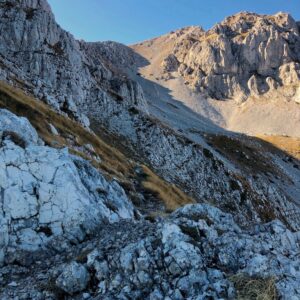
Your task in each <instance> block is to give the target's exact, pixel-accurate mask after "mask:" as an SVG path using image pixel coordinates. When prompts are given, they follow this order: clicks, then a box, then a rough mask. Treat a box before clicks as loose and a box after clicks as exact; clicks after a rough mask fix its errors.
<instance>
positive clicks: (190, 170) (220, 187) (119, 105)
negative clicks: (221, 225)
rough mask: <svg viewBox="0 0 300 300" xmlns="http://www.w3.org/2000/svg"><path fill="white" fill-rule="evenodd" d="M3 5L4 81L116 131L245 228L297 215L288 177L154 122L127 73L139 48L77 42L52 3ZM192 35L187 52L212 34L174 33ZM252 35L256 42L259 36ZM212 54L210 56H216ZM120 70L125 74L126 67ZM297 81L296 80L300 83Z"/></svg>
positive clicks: (167, 176)
mask: <svg viewBox="0 0 300 300" xmlns="http://www.w3.org/2000/svg"><path fill="white" fill-rule="evenodd" d="M0 3H1V9H0V13H1V16H3V18H4V19H5V20H6V21H5V22H0V33H1V34H0V54H1V53H2V65H1V70H2V71H1V72H2V73H1V74H2V78H3V79H5V80H7V81H8V82H11V83H14V84H17V83H18V84H20V81H24V82H23V84H24V85H25V87H24V86H22V87H23V88H24V89H25V90H26V89H27V90H29V91H33V92H34V94H35V95H36V96H37V97H38V98H40V99H43V100H45V101H46V102H47V103H49V104H50V105H51V106H52V107H54V108H56V109H57V110H59V111H61V112H65V113H67V114H68V115H69V116H71V117H75V118H77V119H78V120H80V121H81V122H83V123H84V124H85V125H86V126H87V125H88V124H89V121H90V120H91V123H92V126H91V129H93V130H95V131H97V130H99V128H100V126H103V127H105V128H106V129H107V130H108V131H111V132H113V133H116V134H117V135H118V136H119V137H120V140H121V139H122V140H123V139H124V138H125V141H126V142H125V144H126V146H129V148H131V150H132V151H133V153H135V154H136V155H137V156H140V157H141V158H142V159H143V160H146V161H148V162H149V163H150V164H151V165H152V166H153V168H154V169H155V170H156V171H157V172H158V173H159V174H160V175H161V176H162V177H163V178H165V179H167V180H168V181H170V182H172V183H175V184H177V185H179V186H180V187H182V188H183V189H185V191H187V192H189V193H191V194H192V195H193V196H194V197H195V198H196V199H197V200H198V201H208V202H211V201H212V202H214V203H216V204H217V205H218V206H219V207H221V208H222V209H226V207H227V208H228V209H229V210H231V209H232V208H233V209H234V210H236V211H237V214H236V218H237V220H239V221H240V222H242V223H245V222H246V223H247V222H248V221H251V222H254V221H256V222H257V221H259V220H265V218H262V216H261V215H262V213H261V210H263V208H264V207H268V208H270V207H272V212H274V214H272V216H273V217H274V216H275V217H280V218H281V219H282V220H283V221H286V220H285V218H284V217H283V216H284V214H285V212H286V211H291V210H294V211H295V213H297V212H298V210H299V208H298V205H297V204H296V203H294V200H296V199H295V196H290V195H287V192H286V191H285V189H284V188H283V186H289V190H293V193H292V194H293V195H296V192H295V191H296V188H295V186H293V184H291V181H290V180H288V179H287V180H285V175H282V176H283V179H282V186H279V185H277V184H275V182H277V178H273V177H274V176H273V175H272V174H271V175H270V178H266V177H265V176H261V175H260V174H259V176H258V179H257V178H256V177H257V174H255V175H254V177H255V178H254V177H252V176H250V177H249V175H248V174H247V175H244V174H243V173H244V170H243V168H240V167H238V166H236V165H234V164H233V163H231V162H230V161H228V160H227V159H224V157H222V156H221V155H220V154H218V153H215V152H214V149H213V147H210V146H209V145H207V144H206V143H205V142H204V141H203V142H201V143H200V145H198V143H195V142H193V141H191V140H190V139H187V138H185V137H181V136H180V135H178V134H177V133H175V132H174V131H173V130H172V129H171V128H168V127H166V126H165V125H164V124H163V123H161V122H160V121H158V120H157V119H155V118H151V117H149V116H148V115H147V103H146V100H145V99H144V97H143V91H142V89H141V87H140V85H139V84H137V83H135V82H134V81H132V80H130V79H128V77H127V75H126V72H124V66H126V67H128V68H129V67H130V65H131V64H133V63H134V62H135V61H136V60H139V63H140V64H145V63H146V62H145V60H143V59H142V58H141V57H140V56H139V55H137V54H135V53H134V51H133V50H132V49H129V48H128V47H126V46H124V45H120V44H118V43H113V42H107V43H85V42H83V41H80V42H79V41H76V40H75V39H74V38H73V37H72V35H70V34H69V33H67V32H65V31H64V30H62V29H61V28H60V27H59V26H58V25H57V24H56V23H55V19H54V16H53V15H52V13H51V12H49V10H48V8H47V7H48V6H47V4H46V1H36V2H32V1H23V2H22V5H20V2H19V1H12V0H11V1H1V2H0ZM8 3H9V4H8ZM30 8H31V9H33V11H32V12H31V14H30V15H29V17H28V16H27V14H26V11H27V10H28V9H30ZM246 16H247V15H246ZM256 18H258V19H259V18H262V19H263V17H258V16H256ZM278 18H279V17H278ZM276 20H277V19H276ZM288 20H290V19H288ZM270 22H271V21H270ZM274 22H275V21H274ZM276 22H279V21H278V20H277V21H276ZM289 22H291V21H289ZM235 23H236V22H235ZM283 23H284V22H283V21H282V24H283ZM46 24H47V25H46ZM272 24H273V23H272ZM276 24H277V23H276ZM280 24H281V23H280ZM289 24H290V23H289ZM291 24H292V23H291ZM291 24H290V25H288V26H290V27H291V28H292V29H293V32H294V33H295V34H296V28H294V27H293V26H292V25H291ZM222 26H223V27H224V26H225V25H222ZM222 26H221V27H222ZM270 26H271V25H270ZM272 26H273V25H272ZM274 26H275V25H274ZM278 26H279V25H278ZM280 26H283V25H280ZM223 27H222V28H223ZM254 27H255V26H254ZM254 27H253V30H254ZM290 27H288V28H290ZM224 28H225V27H224ZM226 28H227V27H226ZM292 29H291V30H292ZM214 30H217V29H214ZM224 30H225V29H224ZM224 30H223V31H224ZM226 30H227V31H228V32H229V31H230V30H229V29H226ZM249 30H250V29H249ZM276 30H277V29H276ZM278 30H279V29H278ZM227 31H224V32H225V33H226V32H227ZM187 32H189V33H190V35H191V37H190V40H191V41H189V42H188V43H184V44H186V46H185V47H187V49H190V46H189V45H190V44H191V45H192V44H193V43H194V42H195V40H196V38H194V37H193V36H196V37H197V36H202V35H205V36H206V35H207V34H206V33H205V32H204V31H203V30H202V29H201V28H197V27H196V28H194V27H193V28H190V29H189V30H188V31H185V30H183V31H182V32H179V33H174V34H173V35H176V37H177V38H179V39H180V37H181V36H182V34H183V35H184V36H186V33H187ZM225 33H223V35H224V36H225ZM228 34H229V33H228ZM251 34H252V33H251ZM216 35H217V36H218V34H216ZM223 35H222V39H223V40H224V43H223V42H222V43H223V44H224V45H223V46H224V47H223V46H222V47H223V48H224V51H223V52H224V53H227V50H226V49H227V48H226V47H228V46H226V45H227V44H228V43H230V42H229V40H228V38H225V37H223ZM252 35H253V36H256V35H255V34H254V33H253V34H252ZM288 35H289V33H288ZM195 47H196V46H195ZM192 48H193V47H192ZM225 48H226V49H225ZM207 49H210V47H208V48H207ZM225 50H226V51H225ZM209 51H210V50H209ZM175 52H176V51H175ZM176 53H177V52H176ZM176 53H175V54H174V55H175V56H176V58H177V60H178V62H181V61H182V59H183V58H180V55H177V54H176ZM184 53H186V51H184ZM196 53H198V52H195V53H194V54H196ZM209 53H210V52H209ZM209 53H208V54H207V55H208V57H210V56H211V55H212V54H211V53H210V54H209ZM191 55H192V54H191ZM203 55H204V54H203ZM224 55H225V54H224ZM226 55H227V54H226ZM200 56H201V55H200ZM126 58H128V60H126ZM198 58H199V57H198ZM199 59H200V58H199ZM211 59H215V58H214V57H211ZM140 60H141V61H140ZM170 61H171V64H172V66H171V67H172V69H174V68H175V67H176V66H177V62H176V60H175V57H173V58H172V59H170ZM192 61H193V60H191V62H192ZM195 61H197V60H196V59H195ZM208 61H210V60H209V59H205V60H204V59H203V63H205V64H208V65H209V66H208V65H207V68H211V70H213V67H212V66H213V64H211V63H208ZM216 61H219V60H216ZM235 63H236V62H235ZM180 64H181V63H180ZM249 64H250V63H249ZM121 65H122V68H121V69H122V71H120V68H119V67H120V66H121ZM181 65H182V64H181ZM215 65H216V66H215V68H216V70H218V72H222V70H225V69H226V68H229V67H230V68H234V66H233V65H232V64H231V63H228V62H227V59H226V60H225V58H224V66H223V65H222V64H221V65H222V66H219V65H218V64H215ZM10 68H11V69H10ZM179 69H180V67H179ZM133 70H134V68H133V69H132V70H131V71H133ZM207 70H208V69H207ZM233 71H234V70H232V72H233ZM191 72H192V71H191ZM188 73H190V71H189V72H188ZM243 74H244V72H243ZM293 78H294V77H293V76H292V77H291V79H290V80H291V81H293V80H294V79H293ZM250 82H251V86H253V89H254V87H255V86H256V87H257V85H258V83H257V80H256V79H255V78H253V80H250ZM257 88H258V87H257ZM216 90H217V89H216ZM47 99H48V100H47ZM150 100H151V99H150ZM86 117H88V119H89V120H87V119H86ZM100 131H101V129H100ZM205 149H209V151H208V152H207V150H205ZM204 153H206V155H205V154H204ZM211 153H213V154H212V155H211ZM266 159H269V158H267V157H266ZM270 182H271V183H270ZM272 182H273V183H272ZM294 190H295V191H294ZM257 198H258V199H259V200H258V201H257V200H256V199H257ZM257 202H258V203H260V205H257ZM267 220H269V219H268V218H267ZM287 222H290V225H291V226H292V227H293V228H298V225H299V224H298V221H297V220H295V221H287Z"/></svg>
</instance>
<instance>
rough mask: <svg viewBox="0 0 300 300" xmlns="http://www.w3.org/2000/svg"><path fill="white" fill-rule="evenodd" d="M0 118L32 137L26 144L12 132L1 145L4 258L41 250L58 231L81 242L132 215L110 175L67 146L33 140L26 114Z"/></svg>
mask: <svg viewBox="0 0 300 300" xmlns="http://www.w3.org/2000/svg"><path fill="white" fill-rule="evenodd" d="M0 120H1V121H0V122H2V123H1V124H3V128H6V129H9V130H10V132H12V133H15V134H18V135H20V136H22V137H24V139H26V141H28V142H27V144H28V146H27V147H26V148H25V149H24V148H22V147H20V146H18V145H16V144H15V143H14V142H13V141H11V138H10V137H9V136H8V137H7V138H6V140H5V141H4V142H3V144H2V145H1V146H0V189H1V191H2V192H1V197H0V207H1V210H0V224H1V227H0V253H1V255H0V257H1V262H2V263H3V262H4V261H5V259H6V256H9V257H11V258H10V259H19V258H20V257H21V255H20V253H18V252H17V250H18V251H21V250H22V251H30V252H31V251H37V250H40V249H41V248H42V247H43V246H44V245H46V244H47V243H49V242H50V241H51V240H52V239H53V238H55V237H57V236H64V238H65V239H66V240H68V241H71V242H75V243H76V242H81V241H82V240H84V238H85V236H86V235H87V234H90V233H92V232H93V231H94V230H95V229H96V228H97V227H98V226H100V224H102V223H104V222H117V221H119V220H120V219H132V218H133V217H134V213H133V211H134V208H133V205H132V203H131V202H130V201H129V200H128V198H127V196H126V194H125V192H124V190H123V189H122V188H121V187H120V186H119V184H118V183H117V182H116V181H111V182H109V181H107V180H106V179H105V178H104V176H102V175H101V174H100V173H99V172H98V171H97V170H96V169H94V168H93V167H92V166H91V165H90V164H89V163H88V162H87V161H85V160H83V159H81V158H79V157H76V156H72V155H70V154H69V153H68V150H67V149H62V150H57V149H53V148H49V147H45V146H38V145H35V144H34V143H37V134H36V131H35V130H34V129H33V128H32V127H31V125H30V124H29V122H28V121H27V120H26V119H24V118H18V117H16V116H15V115H13V114H11V113H8V112H7V111H3V110H1V111H0ZM9 122H11V123H9ZM15 124H16V125H17V126H15ZM99 191H101V193H99Z"/></svg>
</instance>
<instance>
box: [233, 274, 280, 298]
mask: <svg viewBox="0 0 300 300" xmlns="http://www.w3.org/2000/svg"><path fill="white" fill-rule="evenodd" d="M229 280H230V281H231V282H233V284H234V286H235V288H236V290H237V298H236V299H237V300H275V299H278V297H277V291H276V285H275V280H274V278H272V277H270V278H258V277H249V276H247V275H244V274H237V275H234V276H232V277H230V278H229Z"/></svg>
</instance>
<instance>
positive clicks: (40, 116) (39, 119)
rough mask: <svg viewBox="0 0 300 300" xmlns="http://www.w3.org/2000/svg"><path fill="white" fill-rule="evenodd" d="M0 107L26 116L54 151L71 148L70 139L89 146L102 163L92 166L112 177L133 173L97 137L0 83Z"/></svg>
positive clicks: (125, 160)
mask: <svg viewBox="0 0 300 300" xmlns="http://www.w3.org/2000/svg"><path fill="white" fill-rule="evenodd" d="M0 108H6V109H8V110H10V111H12V112H13V113H15V114H16V115H18V116H23V117H26V118H27V119H28V120H29V121H30V123H31V124H32V125H33V126H34V127H35V129H36V130H37V132H38V134H39V136H40V137H41V138H42V139H43V140H44V141H45V142H46V144H48V145H51V146H53V147H56V148H62V147H70V148H71V149H72V145H71V144H70V140H69V138H70V137H72V140H73V141H75V143H76V144H75V146H79V147H80V146H83V145H86V144H91V145H92V146H93V148H94V150H95V154H96V155H98V156H99V157H100V158H101V160H102V161H101V163H97V162H96V161H92V163H93V165H94V166H95V167H98V168H100V169H102V170H104V171H105V172H106V173H108V174H109V175H111V176H116V177H117V178H123V177H127V176H129V174H131V172H132V165H131V163H129V162H128V159H127V158H126V157H125V156H124V155H123V154H122V153H121V152H119V151H118V150H117V149H115V148H113V147H111V146H109V145H108V144H107V143H105V142H103V141H102V140H101V139H100V138H99V137H98V136H96V135H95V134H93V133H91V132H89V131H87V130H86V129H85V128H84V127H82V126H81V125H80V124H78V123H77V122H75V121H73V120H71V119H70V118H67V117H64V116H62V115H60V114H58V113H57V112H55V111H54V110H52V109H51V108H49V106H47V105H46V104H44V103H43V102H41V101H38V100H35V99H34V98H33V97H31V96H28V95H26V94H25V93H24V92H23V91H21V90H19V89H16V88H15V87H11V86H9V85H7V84H6V83H3V82H0ZM50 123H51V124H52V125H53V126H54V127H55V128H56V129H57V130H58V132H59V135H58V136H57V135H54V134H52V132H51V130H50V127H49V124H50ZM72 152H73V153H74V154H77V155H80V156H82V157H83V158H88V157H87V156H86V155H85V154H84V153H82V152H79V151H75V150H72Z"/></svg>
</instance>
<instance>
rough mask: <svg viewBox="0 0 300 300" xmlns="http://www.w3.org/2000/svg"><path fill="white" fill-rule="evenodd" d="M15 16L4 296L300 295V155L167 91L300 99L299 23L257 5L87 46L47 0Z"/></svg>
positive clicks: (3, 64)
mask: <svg viewBox="0 0 300 300" xmlns="http://www.w3.org/2000/svg"><path fill="white" fill-rule="evenodd" d="M0 17H1V19H0V79H2V80H4V81H6V82H7V83H9V84H10V86H8V85H6V84H3V83H1V84H0V108H1V109H0V225H1V226H0V298H1V299H2V298H3V299H10V298H12V299H14V298H17V297H18V299H25V298H26V299H28V298H29V299H61V298H64V299H83V298H84V299H95V300H96V299H106V298H107V299H141V298H145V299H150V300H153V299H186V298H189V299H200V298H199V297H202V296H203V295H204V296H203V297H211V298H216V299H219V298H226V299H235V298H236V297H237V296H240V295H242V296H243V297H245V298H247V297H248V295H247V293H248V292H249V291H247V289H244V287H245V286H247V287H248V286H249V285H251V288H252V287H254V288H256V289H258V290H257V291H256V292H257V293H259V294H261V295H263V296H265V297H269V298H276V297H277V296H280V297H283V299H291V298H292V297H294V298H295V299H298V298H299V295H300V291H299V286H298V285H299V284H298V282H299V278H300V273H299V260H298V259H297V255H299V239H300V238H299V233H298V231H299V228H300V219H299V214H300V206H299V205H300V204H299V200H300V199H299V193H300V163H299V161H298V160H297V158H296V157H292V156H290V155H289V154H288V153H286V152H283V151H280V150H279V149H277V148H275V147H272V146H271V145H270V144H268V143H264V142H262V141H261V140H259V139H257V138H251V137H248V136H245V135H240V134H233V133H231V132H227V131H225V130H223V129H221V128H218V126H216V125H214V124H212V122H210V120H208V119H205V118H202V117H201V116H200V115H199V114H197V113H195V112H193V111H190V110H187V109H186V108H184V106H183V105H181V104H180V102H179V101H174V99H172V97H170V95H169V94H171V93H172V90H171V89H170V90H166V88H164V87H163V86H162V85H160V84H161V83H162V81H166V82H172V80H173V77H175V76H177V77H178V78H179V80H184V81H185V84H184V85H185V86H187V88H188V89H189V90H191V89H192V90H194V91H195V92H196V93H198V94H199V93H201V95H206V96H207V95H209V96H211V97H215V98H218V99H225V98H226V99H227V98H230V97H232V98H234V99H236V100H238V101H244V100H245V99H246V98H247V97H248V96H249V95H250V96H253V95H256V96H261V95H270V94H268V93H270V92H274V93H277V92H278V91H279V90H280V89H281V92H282V94H280V95H283V96H284V97H287V98H288V99H289V100H293V101H294V100H295V101H296V100H297V98H295V97H296V95H297V84H298V79H299V72H298V69H299V67H298V63H299V61H300V57H299V51H298V48H299V41H298V36H299V24H298V23H296V22H295V21H293V19H292V18H291V17H289V16H288V15H286V14H278V15H275V16H259V15H255V14H247V13H242V14H239V15H236V16H233V17H231V18H228V19H226V20H225V21H224V22H222V23H221V24H219V25H216V26H215V27H214V28H213V29H212V30H210V31H208V32H205V31H204V30H203V29H201V28H198V27H189V28H185V29H183V30H179V31H176V32H173V33H171V34H170V35H166V36H164V37H160V38H157V39H155V40H150V41H147V42H145V43H141V44H139V45H136V46H133V47H132V48H129V47H126V46H124V45H121V44H118V43H114V42H105V43H86V42H84V41H76V40H75V39H74V38H73V36H72V35H71V34H69V33H67V32H65V31H64V30H63V29H61V28H60V27H59V26H58V25H57V24H56V22H55V18H54V16H53V14H52V12H51V9H50V7H49V5H48V3H47V2H46V1H43V0H31V1H29V0H24V1H18V0H10V1H4V0H0ZM145 45H146V46H145ZM145 49H146V50H145ZM158 50H161V51H158ZM152 54H157V55H158V58H157V57H155V59H154V60H155V62H154V63H153V61H149V60H148V58H149V57H150V56H151V55H152ZM148 65H150V67H151V68H152V69H151V68H150V72H149V74H148V73H147V75H149V77H151V78H152V81H151V80H149V78H148V77H147V76H144V74H143V73H139V72H140V68H144V67H146V68H147V66H148ZM151 65H152V66H151ZM153 70H154V71H155V72H157V73H155V72H154V73H153V74H152V73H151V72H152V71H153ZM151 74H152V75H151ZM158 75H159V76H161V78H158V77H159V76H158ZM155 76H157V78H158V79H157V80H156V79H153V77H155ZM178 78H177V79H178ZM16 87H19V88H21V89H22V90H23V91H25V92H26V93H27V94H29V95H33V96H34V97H35V98H36V99H34V98H33V97H30V96H25V95H24V93H22V92H20V91H18V90H17V89H16ZM170 87H172V86H171V85H170ZM166 94H168V97H162V98H161V95H166ZM277 95H278V94H277ZM41 101H43V102H44V103H46V104H47V105H45V104H44V103H42V102H41ZM295 101H294V102H295ZM218 102H220V101H218ZM290 102H291V101H290ZM295 105H296V104H295ZM2 108H6V110H4V109H2ZM7 109H9V110H11V111H13V112H14V113H15V114H16V115H15V114H13V113H12V112H9V111H8V110H7ZM52 109H54V110H55V111H53V110H52ZM17 115H18V116H17ZM20 115H21V116H24V117H26V118H28V119H29V120H30V122H31V123H30V122H29V121H28V120H27V119H26V118H24V117H22V118H21V117H20ZM74 120H75V121H78V122H80V123H81V124H83V125H84V127H82V126H80V125H79V124H78V122H75V121H74ZM33 126H34V127H35V128H34V127H33ZM93 131H94V133H96V134H97V135H96V134H94V133H93ZM104 140H106V141H107V142H108V143H109V144H110V145H108V144H107V143H106V142H104ZM65 147H68V148H69V151H68V150H67V149H62V148H65ZM117 149H119V150H117ZM70 153H73V154H70ZM75 154H76V155H79V156H81V158H80V157H79V156H76V155H75ZM296 154H297V153H296ZM87 160H89V161H90V162H87ZM91 164H93V165H94V166H95V167H93V166H92V165H91ZM144 164H147V166H148V167H149V168H151V169H152V171H151V170H150V169H149V168H147V167H146V166H145V165H144ZM143 170H144V171H143ZM145 170H147V172H146V171H145ZM153 171H155V172H156V174H154V173H153ZM158 175H159V176H160V177H161V178H160V177H159V176H158ZM163 179H164V180H163ZM178 188H181V190H179V189H178ZM182 191H184V192H186V193H187V194H188V195H189V196H190V197H188V196H187V195H186V194H185V193H183V192H182ZM191 197H192V198H191ZM175 198H176V200H175ZM178 199H179V200H178ZM197 202H198V203H197ZM170 203H171V204H173V208H174V207H175V208H177V207H178V206H180V205H182V204H187V203H194V204H193V205H187V206H185V207H183V208H180V209H179V210H177V211H176V212H173V213H170V207H171V205H170ZM174 203H175V204H174ZM220 209H221V210H220ZM233 274H234V275H235V276H232V275H233ZM201 299H202V298H201Z"/></svg>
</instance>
